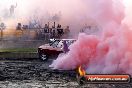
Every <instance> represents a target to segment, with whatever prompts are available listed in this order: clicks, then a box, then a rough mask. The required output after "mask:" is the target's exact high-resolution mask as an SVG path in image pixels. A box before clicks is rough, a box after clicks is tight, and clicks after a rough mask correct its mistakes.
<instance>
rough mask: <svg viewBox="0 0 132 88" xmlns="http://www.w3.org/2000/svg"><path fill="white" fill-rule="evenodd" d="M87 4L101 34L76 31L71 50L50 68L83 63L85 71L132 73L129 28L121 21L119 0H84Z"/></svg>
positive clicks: (123, 14)
mask: <svg viewBox="0 0 132 88" xmlns="http://www.w3.org/2000/svg"><path fill="white" fill-rule="evenodd" d="M84 1H86V0H84ZM86 3H90V5H91V6H90V8H92V10H91V14H90V15H89V16H91V18H93V19H94V20H95V21H96V22H97V24H98V25H100V26H101V28H102V30H103V34H102V35H101V36H97V35H86V34H79V37H78V40H77V41H76V42H75V43H74V44H72V45H71V46H70V47H69V49H70V51H69V52H68V53H67V54H65V55H61V56H59V57H58V58H57V60H55V61H54V62H53V63H52V64H51V65H50V67H53V68H54V69H64V70H69V69H75V68H77V67H78V66H80V65H82V66H84V68H85V69H86V71H87V72H88V73H107V74H108V73H129V74H131V75H132V70H131V69H132V42H131V41H132V39H131V37H132V30H130V28H129V27H128V26H127V25H126V23H124V18H125V8H124V6H123V4H122V0H116V1H115V0H98V1H97V0H87V1H86Z"/></svg>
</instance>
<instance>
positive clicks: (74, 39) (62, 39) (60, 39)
mask: <svg viewBox="0 0 132 88" xmlns="http://www.w3.org/2000/svg"><path fill="white" fill-rule="evenodd" d="M50 40H64V41H65V40H66V41H67V40H73V41H75V40H76V39H50Z"/></svg>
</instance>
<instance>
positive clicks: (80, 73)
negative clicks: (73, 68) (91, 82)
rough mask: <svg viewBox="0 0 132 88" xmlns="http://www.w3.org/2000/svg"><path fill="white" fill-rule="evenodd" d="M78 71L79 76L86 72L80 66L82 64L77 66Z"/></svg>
mask: <svg viewBox="0 0 132 88" xmlns="http://www.w3.org/2000/svg"><path fill="white" fill-rule="evenodd" d="M78 72H79V75H80V76H84V75H85V74H86V72H85V70H84V69H83V68H82V66H79V68H78Z"/></svg>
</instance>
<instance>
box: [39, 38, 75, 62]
mask: <svg viewBox="0 0 132 88" xmlns="http://www.w3.org/2000/svg"><path fill="white" fill-rule="evenodd" d="M75 41H76V40H75V39H50V42H49V43H48V44H45V45H42V46H40V47H39V48H38V55H39V58H40V59H42V60H44V61H45V60H48V59H49V57H56V56H58V55H59V54H60V53H66V52H68V51H69V49H68V47H69V46H70V45H71V44H72V43H74V42H75Z"/></svg>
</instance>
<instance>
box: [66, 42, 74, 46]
mask: <svg viewBox="0 0 132 88" xmlns="http://www.w3.org/2000/svg"><path fill="white" fill-rule="evenodd" d="M74 42H75V40H67V41H66V44H67V45H68V47H69V46H70V45H71V44H73V43H74Z"/></svg>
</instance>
